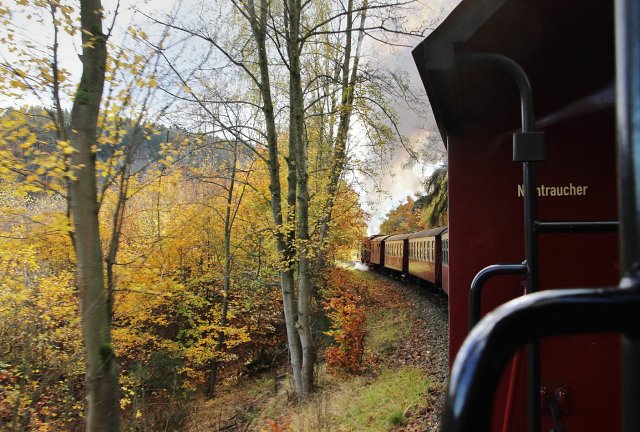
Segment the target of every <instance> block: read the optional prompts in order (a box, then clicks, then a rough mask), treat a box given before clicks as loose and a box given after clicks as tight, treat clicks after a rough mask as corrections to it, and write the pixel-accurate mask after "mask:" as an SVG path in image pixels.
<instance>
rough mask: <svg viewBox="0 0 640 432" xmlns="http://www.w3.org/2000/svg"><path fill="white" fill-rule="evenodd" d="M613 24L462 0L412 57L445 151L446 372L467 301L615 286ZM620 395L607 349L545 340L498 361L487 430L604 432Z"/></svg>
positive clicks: (538, 7)
mask: <svg viewBox="0 0 640 432" xmlns="http://www.w3.org/2000/svg"><path fill="white" fill-rule="evenodd" d="M632 3H634V2H629V4H632ZM638 4H639V3H638V2H637V1H635V5H636V6H634V7H635V9H633V10H635V12H634V13H636V18H637V15H638V12H639V11H638V7H637V5H638ZM613 12H614V11H613V2H612V1H609V0H579V1H578V0H482V1H480V0H462V2H461V3H460V4H459V5H458V6H457V7H456V8H455V9H454V11H453V12H452V13H451V14H450V15H449V17H447V18H446V19H445V21H444V22H443V23H442V24H441V25H440V26H439V27H438V28H437V29H435V30H434V31H433V33H431V35H430V36H428V37H427V38H426V39H425V40H424V41H423V42H422V43H421V44H420V45H419V46H418V47H416V49H415V50H414V53H413V54H414V59H415V61H416V64H417V66H418V69H419V71H420V76H421V79H422V81H423V84H424V86H425V88H426V90H427V94H428V96H429V100H430V103H431V106H432V108H433V111H434V114H435V117H436V122H437V124H438V128H439V130H440V134H441V136H442V137H443V140H444V142H445V144H446V146H447V152H448V170H449V222H448V225H449V229H450V230H451V233H450V236H449V238H448V240H447V243H446V245H447V247H449V246H450V248H451V249H452V250H453V252H454V253H453V254H451V255H450V256H449V257H448V259H447V262H448V266H447V267H448V269H449V270H450V272H449V283H448V291H449V324H450V339H449V347H450V359H451V360H453V359H454V358H455V357H456V354H458V351H459V350H460V349H461V345H462V343H463V340H464V339H465V337H466V336H467V334H468V333H469V327H470V326H473V325H474V324H475V322H473V320H470V319H469V318H468V317H472V316H474V315H473V314H472V313H471V311H472V310H473V308H471V310H470V304H469V303H470V297H471V298H472V299H474V300H475V299H476V298H477V299H479V302H478V303H477V304H478V307H479V313H478V315H484V314H486V313H487V312H489V311H492V310H494V309H495V308H497V307H498V306H500V305H501V304H503V303H505V302H507V301H509V300H512V299H515V298H517V297H520V296H522V294H523V293H524V290H525V289H526V290H527V292H528V293H533V292H535V291H543V290H557V289H560V288H573V287H583V288H589V287H594V288H595V287H602V286H615V285H616V284H617V283H618V281H619V269H620V264H619V260H618V248H617V240H618V239H617V235H616V232H615V231H616V227H617V220H618V211H617V208H618V206H617V202H616V197H617V195H618V190H617V188H616V147H615V138H616V129H615V112H614V101H615V92H614V88H615V73H614V63H615V62H614V53H615V50H614V27H613V21H614V19H613V16H614V13H613ZM636 25H638V24H636ZM635 43H636V44H637V43H638V41H637V40H636V41H635ZM636 49H637V48H636ZM634 64H635V66H637V65H638V63H634ZM638 74H639V71H638V70H636V71H635V75H638ZM632 76H634V75H632ZM636 118H637V117H636ZM542 132H544V134H543V133H542ZM634 232H635V231H634ZM498 275H499V277H498ZM479 288H481V290H480V289H479ZM470 291H471V293H472V295H471V296H470ZM476 293H478V297H475V294H476ZM549 294H556V293H551V292H550V293H549ZM557 295H560V293H557ZM533 298H535V295H534V296H533ZM520 300H522V301H523V302H524V300H523V299H520ZM567 313H569V312H567ZM594 319H597V318H596V317H594ZM525 324H526V322H525ZM559 325H560V321H558V326H559ZM524 327H526V326H524V324H523V328H521V329H520V331H525V329H524ZM517 331H518V330H516V329H515V328H513V329H512V332H513V333H514V334H515V333H516V332H517ZM514 337H515V336H514ZM454 384H460V383H459V382H456V383H454ZM479 391H482V390H479ZM620 394H621V382H620V344H619V337H618V336H617V335H611V334H601V333H600V334H584V335H579V336H555V337H551V338H545V339H542V340H541V341H539V342H532V343H531V345H530V346H529V348H528V349H527V350H525V351H522V352H521V353H519V354H517V355H515V356H514V357H513V358H512V359H511V362H510V363H509V366H508V368H507V369H506V371H505V372H504V374H503V375H502V379H501V384H500V386H499V390H498V391H497V395H496V400H495V404H494V405H493V406H494V412H493V415H492V418H493V427H492V430H494V431H526V430H528V431H529V432H539V431H541V430H544V431H549V430H552V429H555V430H558V431H560V430H567V431H617V430H620V429H621V422H620V415H619V413H620V412H621V396H620ZM492 396H493V393H491V392H489V393H488V394H487V395H486V396H484V397H485V398H492ZM480 405H481V404H480V403H479V404H478V406H480ZM453 409H454V411H455V410H457V409H458V406H456V407H455V408H453ZM452 412H453V411H452ZM456 414H457V411H456ZM483 415H485V416H486V415H489V416H491V413H489V414H487V413H484V414H483ZM473 427H474V426H473V425H472V426H471V428H470V429H469V428H468V429H462V430H474V431H475V430H481V429H473ZM455 430H458V429H455ZM482 430H485V429H482ZM636 430H637V429H636Z"/></svg>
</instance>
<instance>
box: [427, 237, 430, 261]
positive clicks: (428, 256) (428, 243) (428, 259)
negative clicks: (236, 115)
mask: <svg viewBox="0 0 640 432" xmlns="http://www.w3.org/2000/svg"><path fill="white" fill-rule="evenodd" d="M427 261H431V242H430V241H428V242H427Z"/></svg>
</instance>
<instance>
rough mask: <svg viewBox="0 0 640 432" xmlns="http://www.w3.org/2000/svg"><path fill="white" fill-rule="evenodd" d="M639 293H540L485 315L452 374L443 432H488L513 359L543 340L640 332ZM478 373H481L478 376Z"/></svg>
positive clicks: (622, 290)
mask: <svg viewBox="0 0 640 432" xmlns="http://www.w3.org/2000/svg"><path fill="white" fill-rule="evenodd" d="M638 310H640V288H637V287H634V288H619V289H604V288H603V289H572V290H557V291H543V292H538V293H534V294H529V295H526V296H523V297H519V298H517V299H515V300H512V301H510V302H508V303H505V304H504V305H502V306H500V307H498V308H497V309H495V310H494V311H493V312H490V313H489V314H487V315H486V316H485V317H484V318H483V319H482V320H481V321H480V322H479V323H478V325H476V326H475V327H474V329H473V331H472V332H471V334H469V336H468V337H467V339H466V340H465V342H464V344H463V345H462V347H461V348H460V351H459V353H458V356H457V357H456V360H455V363H454V365H453V368H452V370H451V380H450V383H449V390H448V394H447V403H446V407H445V412H444V416H443V424H442V429H441V431H443V432H463V431H466V432H469V431H473V432H483V431H487V432H489V431H490V430H491V413H492V412H493V403H494V396H495V393H496V388H497V384H498V382H499V379H500V376H501V374H502V372H503V370H504V367H505V365H506V364H507V362H508V360H509V359H510V358H511V356H512V355H513V354H514V353H515V352H516V351H517V350H518V349H519V348H520V347H521V346H522V345H524V344H525V343H527V342H531V341H533V340H536V339H539V338H541V337H547V336H558V335H563V334H580V333H605V332H620V333H625V334H628V333H636V332H640V320H638ZM479 371H482V373H479Z"/></svg>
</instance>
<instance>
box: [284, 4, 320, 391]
mask: <svg viewBox="0 0 640 432" xmlns="http://www.w3.org/2000/svg"><path fill="white" fill-rule="evenodd" d="M301 8H302V4H301V1H300V0H288V1H287V9H288V24H289V35H288V37H287V52H288V56H289V96H290V99H289V100H290V108H289V110H290V111H289V158H292V157H294V158H295V166H294V168H295V174H296V175H295V177H296V188H295V193H296V203H295V204H296V226H297V240H298V250H297V255H298V320H297V323H296V329H297V331H298V337H299V339H300V346H301V348H302V365H301V375H302V396H303V397H306V396H307V395H309V394H310V393H311V392H312V391H313V382H314V381H313V367H314V363H315V359H314V354H315V349H314V345H313V333H312V329H311V313H312V311H311V300H312V294H313V281H312V277H311V265H310V259H309V241H310V236H309V173H308V169H307V167H308V151H307V140H306V138H305V131H304V98H303V93H302V75H301V69H300V54H301V50H302V42H301V39H300V22H301V13H302V10H301ZM290 187H291V185H290ZM289 192H290V193H291V190H290V191H289Z"/></svg>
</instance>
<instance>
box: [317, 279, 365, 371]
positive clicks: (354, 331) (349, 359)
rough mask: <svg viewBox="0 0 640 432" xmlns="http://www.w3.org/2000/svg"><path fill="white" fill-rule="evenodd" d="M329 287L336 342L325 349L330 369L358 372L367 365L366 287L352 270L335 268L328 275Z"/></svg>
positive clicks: (329, 311) (328, 306)
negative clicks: (365, 339)
mask: <svg viewBox="0 0 640 432" xmlns="http://www.w3.org/2000/svg"><path fill="white" fill-rule="evenodd" d="M325 283H326V286H327V290H328V295H327V297H328V298H327V299H326V300H325V301H324V308H325V311H326V313H327V316H328V317H329V319H330V321H331V330H329V331H328V332H326V334H327V335H329V336H331V337H333V339H334V341H335V345H333V346H331V347H329V348H328V349H327V350H326V352H325V361H326V364H327V369H328V370H329V371H330V372H334V373H335V372H347V373H351V374H357V373H360V372H362V369H363V356H364V338H365V335H366V329H365V322H366V315H365V310H364V307H363V306H362V304H361V300H362V296H361V291H362V289H363V287H362V286H361V285H360V284H359V283H358V282H357V281H356V280H355V278H354V277H353V275H351V274H350V272H348V271H346V270H344V269H332V270H330V271H327V273H326V275H325Z"/></svg>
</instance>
